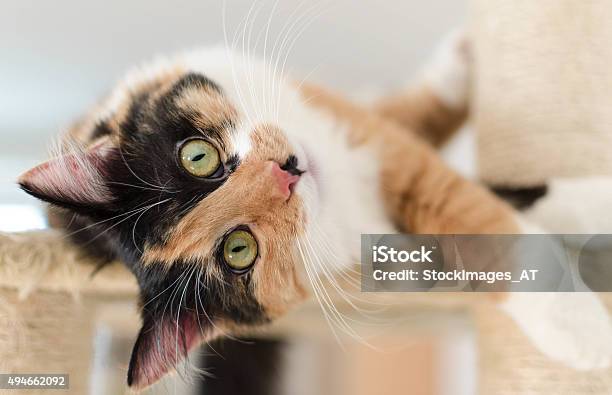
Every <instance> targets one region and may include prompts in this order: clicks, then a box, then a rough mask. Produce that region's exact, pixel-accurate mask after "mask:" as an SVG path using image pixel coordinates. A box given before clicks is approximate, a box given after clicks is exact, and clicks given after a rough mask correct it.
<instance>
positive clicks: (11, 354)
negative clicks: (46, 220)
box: [0, 231, 138, 394]
mask: <svg viewBox="0 0 612 395" xmlns="http://www.w3.org/2000/svg"><path fill="white" fill-rule="evenodd" d="M94 268H95V264H94V263H93V262H90V261H89V260H88V259H87V258H85V257H83V256H82V255H81V254H80V253H79V251H78V250H77V249H76V248H75V247H74V246H72V245H70V243H68V242H67V241H66V239H65V237H64V236H63V235H62V234H61V233H59V232H55V231H41V232H29V233H22V234H0V372H2V373H58V374H61V373H68V374H69V375H70V390H69V393H71V394H86V393H89V386H90V382H91V379H92V377H91V369H92V365H93V364H94V339H95V334H96V330H97V328H98V327H99V324H101V323H102V322H101V320H102V319H103V317H102V316H103V314H102V313H103V310H104V308H105V307H106V306H109V305H111V304H113V303H115V304H116V303H128V304H133V302H134V301H135V296H136V292H137V287H136V284H135V281H134V279H133V277H132V275H131V274H130V273H128V272H127V270H125V269H124V268H123V267H122V266H121V265H119V264H112V265H110V266H108V267H106V268H104V269H103V270H101V271H100V272H98V273H97V274H96V275H95V276H94V277H92V276H91V273H92V271H93V270H94ZM128 311H129V309H128ZM135 313H136V311H135V309H133V310H132V316H129V315H128V316H127V317H125V321H128V322H130V321H131V322H133V323H134V326H135V325H137V323H138V316H137V315H136V314H135ZM136 329H137V328H136ZM109 368H117V369H120V368H121V367H119V366H116V367H109ZM0 392H1V391H0ZM8 392H12V391H7V393H8ZM19 392H20V393H31V394H35V393H40V391H37V390H27V391H19Z"/></svg>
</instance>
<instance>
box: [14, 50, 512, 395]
mask: <svg viewBox="0 0 612 395" xmlns="http://www.w3.org/2000/svg"><path fill="white" fill-rule="evenodd" d="M424 110H427V109H426V108H425V107H424ZM61 151H62V152H60V153H59V154H58V155H57V156H56V157H55V158H53V159H51V160H50V161H48V162H45V163H43V164H41V165H39V166H37V167H35V168H33V169H31V170H29V171H28V172H26V173H25V174H24V175H22V176H21V178H20V179H19V184H20V185H21V187H22V188H23V189H24V190H25V191H26V192H28V193H30V194H32V195H34V196H36V197H38V198H40V199H42V200H44V201H46V202H48V203H50V204H51V205H52V206H53V207H55V208H56V209H55V211H54V214H53V215H52V222H53V223H54V224H55V225H56V226H59V227H63V228H65V229H66V230H67V232H69V233H70V234H72V235H73V237H75V238H76V239H75V240H76V241H77V242H78V243H80V244H81V245H83V247H84V248H86V249H88V250H89V251H90V252H91V253H93V254H96V255H97V256H100V257H102V258H104V259H112V258H114V259H119V260H120V261H122V262H123V263H124V264H125V265H126V266H127V267H128V268H129V269H130V270H131V272H132V273H133V274H134V276H135V277H136V278H137V281H138V284H139V287H140V293H141V295H140V308H141V315H142V328H141V330H140V333H139V335H138V338H137V339H136V342H135V345H134V349H133V352H132V357H131V361H130V365H129V371H128V378H127V381H128V384H129V385H130V386H131V387H132V388H136V389H140V388H144V387H147V386H149V385H151V384H153V383H155V382H156V381H157V380H159V379H160V378H161V377H162V376H163V375H165V374H166V373H167V372H168V371H169V370H171V369H173V368H174V367H175V365H176V364H177V363H178V362H179V361H181V360H182V359H183V358H184V357H185V356H186V354H187V353H188V351H189V350H190V349H192V348H193V347H195V346H196V345H198V344H200V343H201V342H205V341H208V340H210V339H213V338H215V337H219V336H223V335H226V334H231V333H239V332H240V331H241V330H243V329H244V328H250V327H257V326H261V325H264V324H266V323H268V322H270V321H272V320H274V319H276V318H278V317H280V316H282V315H283V314H285V313H286V312H287V311H288V310H289V309H291V308H292V307H294V306H296V305H297V304H299V303H300V302H301V301H303V300H304V299H305V298H307V297H309V295H311V294H312V293H313V289H312V284H311V282H310V278H311V276H312V274H313V273H316V272H320V271H324V270H326V269H328V268H331V269H333V270H334V271H341V270H344V269H346V268H349V267H351V265H353V264H354V263H356V262H358V259H359V252H360V248H359V247H360V246H359V243H360V234H361V233H395V232H400V231H401V232H411V233H517V232H520V230H521V228H520V225H519V222H518V220H517V218H516V214H515V212H514V211H513V210H512V209H511V208H510V207H509V206H508V205H506V204H505V203H503V202H502V201H500V200H498V199H497V198H495V197H494V196H493V195H492V194H490V193H489V192H488V191H487V190H486V189H484V188H482V187H480V186H478V185H475V184H473V183H471V182H469V181H467V180H465V179H463V178H462V177H461V176H459V175H458V174H456V173H455V172H454V171H452V170H451V169H449V168H448V167H447V166H446V165H445V164H444V163H443V162H442V160H441V159H440V158H439V156H438V155H437V153H436V152H435V151H434V149H433V148H431V147H430V146H429V145H428V144H427V143H425V142H424V141H422V140H421V139H420V138H418V137H417V136H416V135H415V134H413V133H410V132H409V131H407V130H406V129H405V128H403V127H402V126H400V125H399V124H397V123H395V122H393V121H388V120H386V119H385V118H384V117H383V116H381V115H379V114H377V113H376V112H375V111H372V110H371V109H366V108H362V107H360V106H357V105H354V104H352V103H350V102H349V101H347V100H345V99H344V98H342V97H340V96H337V95H335V94H332V93H330V92H328V91H326V90H324V89H322V88H319V87H316V86H311V85H305V84H297V83H295V82H294V81H292V80H290V79H289V78H287V77H285V76H279V75H275V74H274V71H273V68H272V67H270V66H269V65H267V64H266V63H264V62H261V61H258V60H255V59H248V58H244V57H243V56H241V55H238V54H236V53H234V52H232V51H229V50H226V49H223V48H211V49H203V50H198V51H194V52H188V53H183V54H180V55H177V56H176V57H174V58H172V59H169V60H158V61H156V62H153V63H152V64H149V65H147V66H145V67H141V68H138V69H136V70H134V71H133V72H131V73H130V74H129V75H128V76H127V78H126V79H125V80H123V82H121V83H120V84H119V85H118V86H117V87H116V88H115V89H114V91H113V92H112V94H111V95H110V96H109V97H108V98H106V99H105V100H104V101H103V102H102V103H101V104H100V105H99V106H98V107H96V108H94V109H93V110H92V111H91V112H90V113H89V114H88V115H87V116H86V117H85V118H83V119H82V120H81V121H80V122H78V123H77V124H76V125H75V126H74V127H73V128H72V129H71V130H70V131H69V133H68V134H67V135H66V137H65V139H64V143H63V144H62V145H61ZM321 245H326V246H331V248H333V256H334V260H333V261H329V262H325V263H324V264H325V265H328V268H326V267H323V266H322V263H321V262H320V261H319V260H317V259H314V258H315V255H316V251H315V250H314V247H313V246H321Z"/></svg>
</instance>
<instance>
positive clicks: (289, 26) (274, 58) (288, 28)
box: [269, 0, 307, 121]
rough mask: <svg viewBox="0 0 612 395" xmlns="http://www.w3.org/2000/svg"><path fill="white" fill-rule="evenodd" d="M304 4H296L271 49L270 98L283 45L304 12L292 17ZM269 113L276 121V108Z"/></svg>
mask: <svg viewBox="0 0 612 395" xmlns="http://www.w3.org/2000/svg"><path fill="white" fill-rule="evenodd" d="M304 3H305V0H302V1H300V3H299V4H298V6H297V7H295V8H294V10H293V11H292V12H291V14H290V15H289V17H288V18H287V20H286V21H285V24H284V25H283V27H282V29H281V31H280V32H279V34H278V36H277V38H276V40H275V41H274V47H273V48H272V53H271V57H270V62H269V64H270V68H271V66H272V64H273V65H274V68H273V70H272V72H271V75H272V78H271V83H270V87H269V88H270V92H271V96H272V95H274V94H275V92H276V90H277V81H276V80H277V78H278V74H277V71H278V62H279V60H280V57H281V55H282V49H283V47H284V44H285V42H286V40H287V38H288V37H289V36H290V34H291V33H292V30H293V28H294V26H295V25H296V24H297V23H299V21H300V20H301V18H302V17H303V15H304V14H305V12H303V13H302V14H300V15H298V16H297V17H296V18H295V19H294V17H295V16H296V13H297V12H298V11H301V8H302V7H303V5H304ZM306 12H307V11H306ZM279 44H280V46H279ZM272 104H273V103H271V105H272ZM276 104H277V105H278V101H277V102H276ZM271 111H273V112H274V113H275V119H276V120H277V121H278V110H277V109H276V108H272V107H271Z"/></svg>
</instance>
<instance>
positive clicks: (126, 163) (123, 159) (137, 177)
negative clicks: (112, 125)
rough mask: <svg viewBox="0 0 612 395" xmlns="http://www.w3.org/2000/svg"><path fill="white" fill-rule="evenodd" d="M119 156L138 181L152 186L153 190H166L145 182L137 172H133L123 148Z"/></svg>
mask: <svg viewBox="0 0 612 395" xmlns="http://www.w3.org/2000/svg"><path fill="white" fill-rule="evenodd" d="M118 151H119V156H121V160H122V161H123V163H124V164H125V166H126V167H127V169H128V171H129V172H130V173H131V174H132V175H133V176H134V177H136V179H138V180H139V181H140V182H142V183H143V184H145V185H148V186H150V187H151V188H155V189H156V190H162V191H163V190H164V188H163V187H161V186H159V185H155V184H151V183H150V182H147V181H145V180H143V179H142V178H140V177H139V176H138V175H137V174H136V173H135V172H134V170H132V168H131V167H130V165H129V164H128V162H127V160H126V159H125V155H124V153H123V150H122V149H121V148H119V150H118Z"/></svg>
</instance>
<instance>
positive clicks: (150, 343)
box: [128, 313, 203, 389]
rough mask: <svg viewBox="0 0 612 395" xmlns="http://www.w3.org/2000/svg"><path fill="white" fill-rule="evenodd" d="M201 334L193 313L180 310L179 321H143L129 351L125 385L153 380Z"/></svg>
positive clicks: (173, 364)
mask: <svg viewBox="0 0 612 395" xmlns="http://www.w3.org/2000/svg"><path fill="white" fill-rule="evenodd" d="M202 338H203V336H202V332H201V330H200V327H199V325H198V323H197V319H196V317H195V316H194V314H189V313H185V314H183V315H182V316H181V317H180V319H179V321H178V323H177V322H176V321H173V320H171V319H166V320H164V321H163V322H154V323H149V324H147V323H145V325H143V327H142V329H141V330H140V334H139V335H138V339H137V340H136V344H135V345H134V350H133V351H132V358H131V360H130V368H129V371H128V385H129V386H130V387H134V388H138V389H141V388H145V387H148V386H149V385H151V384H154V383H155V382H157V381H158V380H159V379H161V378H162V377H163V376H164V375H165V374H166V373H168V372H169V371H170V370H171V369H174V367H175V366H176V365H177V364H178V363H179V362H180V361H182V360H183V359H184V358H185V357H186V356H187V354H188V353H189V351H190V350H191V349H192V348H193V347H195V346H197V345H198V344H200V342H201V341H202Z"/></svg>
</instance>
